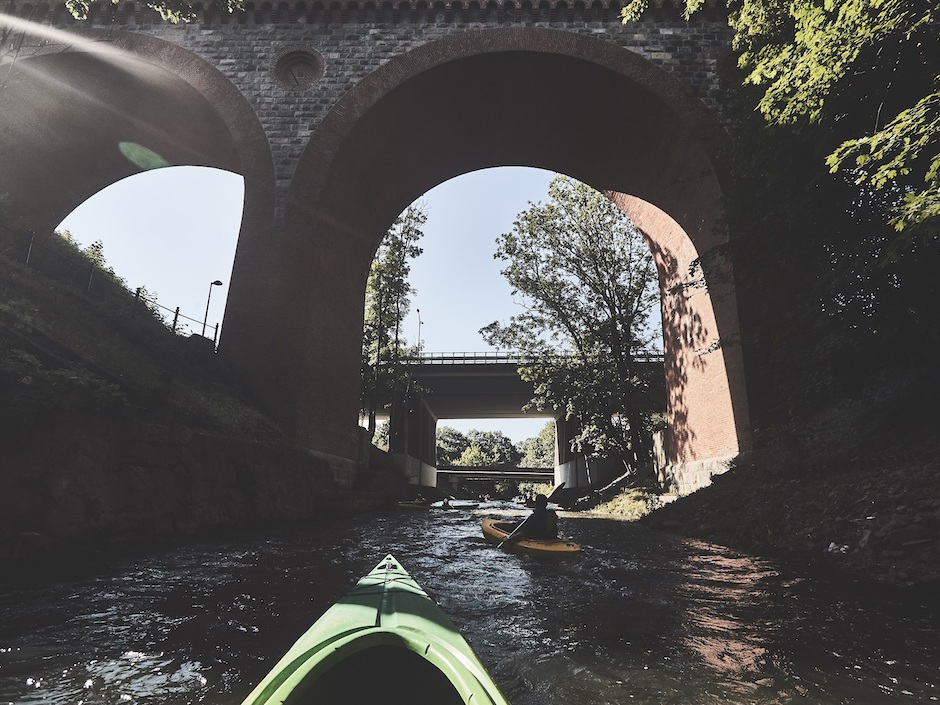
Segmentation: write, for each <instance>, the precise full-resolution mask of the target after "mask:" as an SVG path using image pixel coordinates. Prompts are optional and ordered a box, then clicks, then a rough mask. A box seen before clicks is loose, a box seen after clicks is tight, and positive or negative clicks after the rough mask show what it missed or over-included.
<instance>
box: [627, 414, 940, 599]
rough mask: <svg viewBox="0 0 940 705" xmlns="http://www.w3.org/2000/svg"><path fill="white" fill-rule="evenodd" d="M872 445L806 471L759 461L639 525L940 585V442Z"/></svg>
mask: <svg viewBox="0 0 940 705" xmlns="http://www.w3.org/2000/svg"><path fill="white" fill-rule="evenodd" d="M866 445H867V447H868V448H869V450H867V451H866V450H865V449H862V448H858V449H857V451H858V452H856V453H846V452H839V453H836V454H833V455H832V456H828V457H821V458H816V459H813V460H806V459H804V461H803V462H802V463H800V462H797V458H793V457H792V453H788V452H787V451H781V450H780V449H779V448H778V449H777V450H776V451H770V450H767V451H763V452H760V453H754V454H752V455H751V456H750V457H748V458H744V459H742V460H741V461H740V462H739V463H738V464H737V466H736V467H734V468H733V469H732V470H730V471H729V472H727V473H726V474H724V475H721V476H718V477H716V478H714V481H713V483H712V485H711V486H709V487H706V488H704V489H702V490H699V491H698V492H695V493H693V494H691V495H688V496H687V497H682V498H679V499H678V500H676V501H675V502H672V503H670V504H668V505H666V506H664V507H662V508H659V509H657V510H655V511H654V512H652V513H651V514H649V515H648V516H646V517H644V518H643V519H642V521H643V522H644V523H646V524H647V525H649V526H651V527H654V528H658V529H664V530H668V531H672V532H675V533H679V534H682V535H684V536H689V537H694V538H699V539H702V540H706V541H710V542H713V543H720V544H723V545H726V546H730V547H733V548H737V549H740V550H743V551H747V552H751V553H756V554H759V555H767V556H777V557H781V558H784V559H787V560H791V561H799V562H805V563H811V564H813V565H814V566H817V567H818V566H822V567H825V568H828V569H834V570H837V571H839V572H842V573H845V574H848V575H850V576H852V577H854V578H857V579H859V580H865V581H875V582H883V583H895V584H908V585H915V584H916V585H928V584H936V583H938V582H940V439H938V438H937V437H936V436H935V435H934V432H933V430H932V429H930V428H927V429H925V430H924V432H923V433H919V434H916V435H911V436H910V437H909V438H908V439H907V440H899V439H895V443H893V444H892V445H891V446H890V447H887V448H884V447H882V449H880V451H879V452H877V453H874V452H871V451H870V448H871V444H866ZM781 456H784V457H781ZM786 456H791V457H790V458H789V460H790V461H792V462H781V461H785V460H786Z"/></svg>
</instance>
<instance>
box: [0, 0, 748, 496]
mask: <svg viewBox="0 0 940 705" xmlns="http://www.w3.org/2000/svg"><path fill="white" fill-rule="evenodd" d="M717 2H718V0H714V1H712V0H710V1H709V2H708V3H706V4H707V8H706V10H705V11H704V12H703V13H701V14H700V15H698V16H697V17H696V18H695V19H694V20H693V21H692V22H684V21H682V20H681V19H680V18H679V17H678V16H677V14H676V10H674V9H673V6H674V5H675V4H677V3H673V2H671V1H670V0H653V2H651V10H650V11H649V12H648V13H647V15H646V16H645V17H643V18H642V19H641V20H640V21H638V22H634V23H630V24H627V25H624V24H621V23H620V21H619V19H618V13H619V5H618V4H617V3H616V0H499V1H498V2H497V1H488V0H470V1H466V0H440V1H438V0H429V1H428V2H425V1H424V0H390V1H381V0H375V1H373V0H368V1H366V2H357V1H353V0H336V1H330V2H321V1H319V0H318V1H316V2H300V1H297V0H287V1H286V2H279V3H267V2H265V3H260V4H258V3H254V2H248V3H246V5H245V9H244V11H240V12H238V13H236V14H234V15H231V16H229V15H220V14H218V13H217V12H216V11H215V10H214V9H213V8H212V7H209V6H203V5H201V4H196V5H194V9H195V11H196V13H197V19H196V21H194V22H193V23H191V24H186V25H173V24H169V23H166V22H163V21H161V20H160V19H159V17H158V16H157V15H156V13H154V12H153V11H151V10H149V9H146V8H145V7H142V6H140V5H138V4H135V3H133V2H119V3H118V4H116V5H112V4H111V3H109V2H100V3H96V2H92V3H91V10H90V13H89V19H88V20H87V21H81V22H79V21H76V20H74V19H72V18H71V17H70V16H69V15H68V13H67V12H65V9H64V7H63V6H61V5H58V4H55V3H51V4H49V3H45V2H40V3H35V2H30V1H28V0H12V1H11V2H9V3H6V4H4V12H5V13H6V14H4V15H0V23H2V24H0V32H2V34H0V37H2V41H3V44H2V46H0V105H2V109H0V154H2V159H0V194H2V195H3V197H4V203H5V204H6V206H5V217H6V219H7V220H8V222H10V223H12V224H13V225H15V226H24V227H29V228H32V229H37V230H38V229H46V228H52V227H55V226H56V225H57V224H58V223H59V222H60V221H61V220H62V219H63V218H64V217H65V216H66V215H68V214H69V213H70V212H71V210H72V209H74V208H75V207H77V206H78V205H79V204H81V203H82V202H83V201H84V200H85V199H87V198H88V197H90V196H91V195H93V194H94V193H96V192H97V191H99V190H101V189H102V188H104V187H106V186H108V185H109V184H111V183H113V182H115V181H117V180H119V179H121V178H124V177H127V176H129V175H131V174H133V173H135V172H137V171H139V170H140V168H141V164H143V162H141V161H140V160H139V159H137V160H136V162H137V163H134V161H132V160H131V159H128V158H127V157H126V156H125V154H127V153H128V151H127V150H126V149H125V150H124V151H122V149H121V148H120V147H121V145H122V144H123V145H124V146H125V147H126V146H127V145H128V144H130V145H135V144H136V145H141V146H143V147H145V148H146V149H147V150H150V152H152V153H155V154H157V155H159V157H160V158H162V160H163V161H164V162H165V163H167V164H171V165H201V166H211V167H217V168H221V169H227V170H230V171H233V172H237V173H239V174H241V175H242V176H243V177H244V179H245V204H244V214H243V220H242V226H241V233H240V236H239V240H238V246H237V250H236V257H235V264H234V268H233V271H232V275H231V285H230V290H229V298H228V301H227V305H226V313H225V327H224V332H223V336H222V339H221V340H220V348H219V352H220V354H221V355H223V356H225V357H226V358H228V360H229V361H230V363H231V364H232V365H234V366H235V367H236V368H237V369H239V370H240V371H241V373H242V375H243V376H244V378H245V380H246V382H247V384H248V385H249V386H250V388H251V389H252V391H253V392H254V394H255V396H256V397H257V399H258V400H259V401H260V403H261V404H262V405H263V406H264V407H266V408H267V410H268V411H269V412H270V413H271V414H273V415H274V416H275V417H276V418H277V419H278V420H279V421H280V422H281V423H282V425H283V426H284V427H285V428H287V429H290V430H291V431H292V432H293V433H294V435H295V436H296V438H297V439H298V440H299V441H300V442H302V443H304V444H306V445H307V446H308V447H309V448H311V449H314V450H316V451H318V452H321V453H324V454H327V455H329V456H332V457H333V458H335V459H336V462H339V463H349V464H351V465H352V466H355V464H356V463H357V462H360V460H361V458H362V457H363V456H362V444H361V442H360V438H359V436H360V433H359V431H358V427H357V424H356V419H357V417H358V404H359V394H358V387H359V364H360V362H359V360H360V355H359V347H360V344H361V325H362V309H363V298H364V288H365V280H366V273H367V272H368V269H369V263H370V261H371V259H372V257H373V255H374V252H375V249H376V247H377V244H378V242H379V240H380V238H381V237H382V235H383V234H384V232H385V231H386V229H387V228H388V226H389V224H390V223H391V222H392V221H393V220H394V219H395V217H396V216H397V215H398V214H399V213H400V212H401V211H402V210H404V208H405V207H406V206H408V205H409V204H410V203H411V202H412V201H413V200H414V199H416V198H418V197H419V196H421V195H422V194H423V193H424V192H425V191H427V190H428V189H430V188H432V187H434V186H435V185H437V184H439V183H441V182H443V181H445V180H447V179H450V178H452V177H455V176H459V175H461V174H464V173H467V172H470V171H473V170H477V169H482V168H487V167H494V166H507V165H516V166H531V167H540V168H544V169H550V170H554V171H557V172H561V173H565V174H567V175H569V176H571V177H574V178H576V179H579V180H581V181H583V182H585V183H587V184H589V185H591V186H593V187H594V188H596V189H598V190H600V191H603V192H605V193H607V194H608V195H609V197H610V198H611V199H612V200H613V201H614V202H615V203H616V204H617V205H618V206H619V207H620V208H621V209H622V210H623V211H624V212H625V213H627V214H628V215H629V216H630V217H631V218H632V219H633V221H634V222H635V223H636V225H637V226H638V227H639V228H640V229H641V230H642V231H643V232H644V234H645V235H646V238H647V241H648V243H649V245H650V247H651V249H652V251H653V254H654V256H655V259H656V263H657V267H658V269H659V277H660V285H661V289H662V292H663V321H664V331H665V339H664V346H665V355H666V364H665V369H666V379H667V386H668V389H669V398H668V419H669V434H668V438H667V443H666V454H667V457H668V460H669V463H670V464H671V467H673V468H675V469H676V470H677V471H678V472H684V471H687V470H688V471H691V472H692V473H693V475H694V474H695V473H698V474H697V475H696V477H704V478H705V479H706V480H707V476H708V473H709V472H710V471H712V470H713V469H715V468H719V467H720V466H721V463H722V462H723V461H725V460H727V459H728V458H731V457H733V456H734V455H736V454H737V453H739V452H740V451H741V450H743V449H746V448H747V447H748V446H749V444H750V423H749V414H748V408H747V394H746V385H745V377H744V366H743V360H742V355H741V350H740V347H738V346H736V345H735V341H737V340H738V338H739V335H738V316H737V308H736V303H735V290H734V278H733V271H732V269H731V266H730V263H729V262H727V261H726V260H724V259H723V258H722V256H721V255H720V252H721V246H722V245H723V244H724V243H725V242H726V235H725V234H724V232H723V231H722V230H721V228H720V225H719V224H720V215H721V214H720V211H719V202H720V199H721V196H722V183H721V177H720V175H719V174H720V170H719V168H718V167H719V160H720V154H721V142H722V138H721V136H722V131H721V127H720V125H721V121H720V116H719V101H718V96H719V88H720V87H719V79H718V75H717V66H718V65H719V63H720V62H721V61H722V60H723V58H724V57H725V56H726V55H727V54H728V51H729V50H728V45H729V38H730V30H729V29H728V27H727V24H726V22H725V18H724V17H723V15H722V13H721V11H720V10H719V9H717V8H716V3H717ZM148 154H149V152H148ZM700 258H701V261H702V262H704V263H705V266H704V268H699V269H697V270H696V268H695V267H694V264H695V263H696V262H697V261H699V260H700ZM702 283H706V284H707V286H701V284H702ZM702 472H704V475H702ZM695 482H698V480H695Z"/></svg>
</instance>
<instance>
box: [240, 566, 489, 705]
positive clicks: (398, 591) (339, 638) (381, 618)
mask: <svg viewBox="0 0 940 705" xmlns="http://www.w3.org/2000/svg"><path fill="white" fill-rule="evenodd" d="M274 703H277V704H278V705H280V704H281V703H284V704H287V705H299V703H304V704H305V705H326V704H327V703H336V705H357V704H358V703H363V704H365V703H369V704H370V705H372V704H373V703H408V704H411V703H427V704H428V705H431V704H432V703H433V704H434V705H450V704H453V705H458V704H460V703H463V704H464V705H508V702H507V701H506V699H505V698H503V696H502V694H501V693H500V692H499V689H498V688H497V687H496V684H495V683H494V682H493V680H492V678H490V676H489V674H488V673H487V672H486V669H485V668H484V667H483V665H482V664H481V663H480V661H479V660H478V659H477V657H476V655H475V654H474V653H473V650H472V649H471V648H470V645H469V644H468V643H467V642H466V640H465V639H464V638H463V637H462V636H461V635H460V633H459V632H458V631H457V629H456V627H455V626H454V625H453V623H452V622H451V621H450V620H449V619H448V618H447V616H446V615H445V614H444V613H443V612H442V611H441V609H440V607H438V606H437V604H436V603H435V602H434V601H433V600H432V599H431V598H430V597H429V596H428V595H427V593H426V592H424V590H422V589H421V587H420V586H419V585H418V584H417V583H416V582H415V581H414V580H413V579H412V577H411V576H410V575H408V573H407V572H406V571H405V569H404V568H402V566H401V564H400V563H399V562H398V561H397V560H395V558H394V557H393V556H391V555H388V556H386V557H385V558H384V559H383V560H382V562H381V563H379V564H378V565H377V566H376V567H375V569H374V570H373V571H372V572H371V573H369V574H368V575H366V576H365V577H363V578H362V579H361V580H360V581H359V582H358V583H357V584H356V586H355V587H354V588H353V589H352V590H350V591H349V592H348V593H347V594H346V595H345V596H344V597H342V598H341V599H340V600H338V601H337V602H336V604H334V605H333V606H332V607H330V609H328V610H327V611H326V612H325V613H324V614H323V616H322V617H320V619H318V620H317V621H316V622H315V623H314V624H313V626H312V627H310V629H309V630H308V631H307V632H306V633H305V634H304V635H303V636H302V637H300V639H298V640H297V642H296V643H295V644H294V645H293V646H292V647H291V649H290V650H289V651H288V652H287V654H285V656H284V657H283V658H282V659H281V660H280V661H279V662H278V664H277V665H276V666H275V667H274V669H273V670H272V671H271V672H270V673H269V674H268V675H267V676H266V677H265V678H264V680H262V681H261V683H259V684H258V686H257V687H256V688H255V689H254V691H252V693H251V695H249V696H248V698H247V699H246V700H245V701H244V703H243V705H273V704H274Z"/></svg>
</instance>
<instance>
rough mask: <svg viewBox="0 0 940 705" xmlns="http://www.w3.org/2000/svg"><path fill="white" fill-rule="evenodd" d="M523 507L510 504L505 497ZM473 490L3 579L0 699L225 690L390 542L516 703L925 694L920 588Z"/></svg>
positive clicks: (223, 699)
mask: <svg viewBox="0 0 940 705" xmlns="http://www.w3.org/2000/svg"><path fill="white" fill-rule="evenodd" d="M517 509H518V508H517ZM512 513H513V508H512V506H511V505H482V506H481V507H480V508H478V509H477V510H475V511H469V510H461V511H449V512H445V511H435V510H431V511H400V510H395V511H387V512H380V513H371V514H365V515H361V516H356V517H353V518H351V519H348V520H343V523H342V524H341V525H339V524H337V525H331V526H328V527H327V526H312V527H306V528H303V529H299V528H293V529H290V530H278V531H276V532H271V533H267V534H264V535H239V536H237V537H229V538H227V539H226V540H213V541H207V542H202V543H198V544H190V545H187V546H185V547H178V548H173V549H171V550H161V551H158V552H152V553H150V554H148V555H145V556H140V557H137V558H135V559H133V560H121V561H116V560H112V561H111V562H98V563H95V564H89V565H86V566H84V567H81V568H77V569H76V570H75V571H74V572H73V573H72V574H71V575H69V576H66V577H64V578H63V577H61V576H60V577H59V578H57V579H56V580H55V581H54V582H53V581H49V580H46V581H43V582H36V581H34V582H32V583H29V584H26V583H23V582H19V583H10V582H6V583H5V584H3V585H0V703H17V705H20V704H23V705H28V704H33V703H44V704H45V703H48V704H59V703H62V704H65V703H69V704H73V705H78V704H79V703H81V704H82V705H93V704H98V703H101V704H104V703H109V704H115V705H119V704H120V705H125V704H130V705H134V704H135V703H139V704H145V703H146V704H148V705H156V704H161V705H162V704H166V703H209V704H212V705H222V704H225V705H237V704H238V703H240V702H241V701H242V699H243V698H244V697H245V696H246V695H247V694H248V693H249V692H250V690H251V689H252V687H253V686H254V684H255V683H256V682H257V681H258V680H260V679H261V678H262V677H263V676H264V674H265V673H267V671H268V669H269V668H270V667H271V666H272V665H273V664H274V663H275V662H276V661H277V659H278V658H280V656H281V655H282V654H283V653H284V652H285V651H286V650H287V649H288V647H289V646H290V645H291V644H292V643H293V642H294V640H295V639H296V638H297V637H298V636H299V635H300V634H301V633H303V632H304V631H305V630H306V629H307V627H308V626H309V625H310V624H311V623H312V622H313V621H314V620H315V619H316V618H317V617H318V616H319V615H320V614H322V612H323V611H325V610H326V609H327V608H328V607H329V606H330V604H332V602H333V601H334V600H335V599H336V598H338V597H339V596H341V595H342V594H343V593H345V592H346V591H347V590H348V589H349V588H351V587H352V586H353V584H354V583H355V582H356V580H358V579H359V578H360V577H361V576H362V575H364V574H365V573H367V572H368V571H369V570H371V569H372V568H373V567H374V566H375V565H376V564H377V563H378V562H379V561H380V560H381V559H382V558H383V557H384V556H385V554H386V553H392V554H394V555H395V557H396V558H398V560H400V561H401V562H402V564H403V565H404V566H405V568H406V570H408V571H409V572H410V573H411V575H412V577H414V578H415V579H416V580H417V581H418V583H419V584H421V585H422V587H424V589H425V590H426V591H427V592H428V593H429V594H430V595H431V596H432V597H434V598H435V599H436V600H437V601H438V603H439V604H440V605H441V607H442V608H443V609H444V611H445V612H446V613H447V614H448V616H449V617H450V618H451V620H453V622H454V623H455V624H456V625H457V627H458V628H459V629H460V631H461V633H462V634H463V635H464V636H465V637H466V638H467V640H468V641H469V642H470V643H471V644H472V645H473V647H474V649H475V651H476V652H477V655H478V656H479V657H480V660H481V661H482V662H483V663H484V664H485V665H486V666H487V668H488V669H489V671H490V673H491V674H492V675H493V678H494V680H495V681H496V682H497V683H498V684H499V686H500V688H501V689H502V690H503V693H504V695H506V697H507V698H508V699H509V701H510V702H511V703H513V705H587V704H591V705H603V704H606V703H617V704H618V705H619V704H624V703H657V704H660V703H676V704H678V703H682V704H683V705H686V704H698V703H703V704H704V703H741V704H745V703H747V704H751V703H755V704H761V705H764V704H771V703H774V704H776V703H894V702H898V703H927V702H934V701H937V700H938V698H940V637H938V626H940V619H938V605H937V598H936V596H934V595H932V594H931V593H930V592H928V591H919V592H915V591H913V590H911V589H903V588H899V589H882V588H877V589H875V588H872V587H860V586H858V585H856V584H853V583H834V582H830V581H828V580H826V579H824V578H820V577H810V576H809V575H807V574H805V573H801V572H799V571H795V570H791V569H787V568H784V567H782V566H780V565H778V564H775V563H774V562H772V561H768V560H762V559H758V558H755V557H753V556H748V555H743V554H740V553H736V552H734V551H731V550H729V549H727V548H724V547H720V546H715V545H711V544H707V543H703V542H700V541H693V540H688V539H682V538H679V537H675V536H671V535H668V534H664V533H659V532H654V531H652V530H649V529H647V528H645V527H643V526H639V525H636V524H633V523H629V522H622V521H617V520H612V519H602V518H585V517H577V516H568V515H565V514H562V519H561V522H560V523H561V531H562V533H564V534H565V535H567V536H571V537H573V538H574V539H575V540H577V541H578V542H579V543H581V544H582V546H583V547H584V551H583V553H581V554H580V555H577V556H575V557H569V558H566V559H561V560H559V559H555V560H545V559H538V558H532V557H527V556H520V555H515V554H511V553H507V552H504V551H502V550H499V549H497V548H496V547H495V546H493V545H492V544H488V543H486V542H485V541H484V539H483V535H482V533H481V531H480V520H481V518H482V516H486V515H491V516H505V515H506V514H512Z"/></svg>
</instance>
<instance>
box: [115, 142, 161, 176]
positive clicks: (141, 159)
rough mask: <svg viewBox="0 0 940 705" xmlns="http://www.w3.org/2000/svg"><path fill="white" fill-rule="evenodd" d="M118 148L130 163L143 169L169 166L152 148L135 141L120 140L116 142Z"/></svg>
mask: <svg viewBox="0 0 940 705" xmlns="http://www.w3.org/2000/svg"><path fill="white" fill-rule="evenodd" d="M118 149H120V150H121V154H123V155H124V157H125V158H126V159H127V160H128V161H129V162H130V163H131V164H133V165H134V166H137V167H140V168H141V169H143V170H144V171H150V170H151V169H162V168H163V167H166V166H170V163H169V162H168V161H167V160H166V159H164V158H163V157H161V156H160V155H159V154H157V153H156V152H154V151H153V150H152V149H148V148H147V147H144V146H143V145H141V144H137V143H136V142H121V143H119V144H118Z"/></svg>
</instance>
